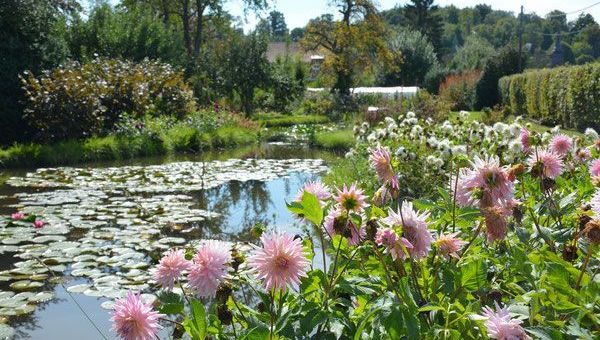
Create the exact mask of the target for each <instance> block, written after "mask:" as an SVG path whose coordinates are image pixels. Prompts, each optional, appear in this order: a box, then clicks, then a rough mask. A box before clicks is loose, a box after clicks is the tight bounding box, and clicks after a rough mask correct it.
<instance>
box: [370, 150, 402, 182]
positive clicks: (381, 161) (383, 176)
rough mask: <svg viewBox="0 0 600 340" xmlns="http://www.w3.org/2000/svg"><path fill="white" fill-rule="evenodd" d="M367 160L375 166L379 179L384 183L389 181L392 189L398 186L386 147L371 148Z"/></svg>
mask: <svg viewBox="0 0 600 340" xmlns="http://www.w3.org/2000/svg"><path fill="white" fill-rule="evenodd" d="M369 161H370V162H371V165H373V168H375V172H376V173H377V177H379V180H381V181H382V182H384V183H389V184H390V186H391V187H392V188H393V189H399V188H400V185H399V183H398V177H396V174H395V173H394V169H393V168H392V160H391V157H390V150H389V149H388V148H381V147H380V148H377V149H375V150H373V151H372V152H371V156H369Z"/></svg>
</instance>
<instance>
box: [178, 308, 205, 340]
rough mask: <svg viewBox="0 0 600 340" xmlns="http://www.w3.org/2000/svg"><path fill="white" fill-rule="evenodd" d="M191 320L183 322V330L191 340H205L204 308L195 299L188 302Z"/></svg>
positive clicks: (187, 319)
mask: <svg viewBox="0 0 600 340" xmlns="http://www.w3.org/2000/svg"><path fill="white" fill-rule="evenodd" d="M190 310H191V311H192V318H191V319H189V318H186V319H185V320H184V321H183V328H184V329H185V331H186V332H187V334H188V335H189V336H190V337H191V338H192V339H193V340H204V339H205V338H206V312H205V311H204V306H203V305H202V304H201V303H200V302H199V301H198V300H195V299H192V300H191V301H190Z"/></svg>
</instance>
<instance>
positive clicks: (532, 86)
mask: <svg viewBox="0 0 600 340" xmlns="http://www.w3.org/2000/svg"><path fill="white" fill-rule="evenodd" d="M498 87H499V91H500V97H501V99H502V103H503V104H504V105H505V106H506V107H507V108H508V110H509V111H510V113H512V114H514V115H524V116H527V117H529V118H532V119H536V120H540V121H541V122H542V123H545V124H561V125H562V126H563V127H567V128H576V129H578V130H582V129H585V128H586V127H590V126H591V127H595V128H598V127H600V63H594V64H586V65H580V66H565V67H558V68H554V69H543V70H536V71H529V72H526V73H522V74H516V75H512V76H507V77H503V78H501V79H500V81H499V82H498Z"/></svg>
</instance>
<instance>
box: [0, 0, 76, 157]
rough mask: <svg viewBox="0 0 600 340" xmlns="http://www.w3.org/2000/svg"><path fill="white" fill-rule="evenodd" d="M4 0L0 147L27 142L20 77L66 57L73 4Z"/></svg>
mask: <svg viewBox="0 0 600 340" xmlns="http://www.w3.org/2000/svg"><path fill="white" fill-rule="evenodd" d="M63 4H64V5H65V6H64V7H63V6H60V3H59V2H53V1H37V0H5V1H2V4H1V5H0V22H1V23H2V28H1V29H0V39H1V40H2V44H0V56H2V57H1V62H0V112H1V113H2V114H1V115H0V144H2V145H5V144H9V143H11V142H13V141H17V140H19V141H23V140H26V139H27V138H28V137H29V136H30V134H31V132H32V131H31V130H30V129H28V128H27V127H26V125H25V124H24V122H23V119H22V110H23V107H22V105H21V102H22V101H23V99H24V93H23V92H22V91H21V86H20V82H19V74H20V73H21V72H23V71H25V70H31V71H33V72H36V73H37V72H39V71H40V70H42V69H44V68H50V67H54V66H56V65H58V64H59V63H61V62H63V61H64V60H65V59H66V57H67V56H68V55H69V50H68V46H67V42H66V37H65V35H66V20H67V19H66V17H67V15H68V13H70V12H71V10H72V9H75V8H76V7H71V5H75V3H74V2H71V1H65V2H63Z"/></svg>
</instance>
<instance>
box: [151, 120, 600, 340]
mask: <svg viewBox="0 0 600 340" xmlns="http://www.w3.org/2000/svg"><path fill="white" fill-rule="evenodd" d="M465 118H466V117H465V116H464V115H462V114H461V116H460V117H459V119H458V120H457V121H453V122H450V121H446V122H444V123H442V124H433V123H428V122H426V121H423V120H419V119H418V118H416V117H415V116H414V114H407V115H401V116H400V117H398V119H397V120H396V119H394V118H390V119H388V120H387V121H386V122H385V123H384V124H385V125H383V124H382V125H381V126H378V127H376V128H374V129H372V128H371V127H368V126H367V127H365V128H364V131H363V132H364V134H363V133H362V132H360V133H359V138H360V140H361V143H360V144H359V146H358V149H355V150H354V153H353V154H351V155H348V156H347V158H348V159H347V160H344V161H343V162H344V164H345V166H344V168H343V172H342V173H341V175H340V174H338V175H337V176H336V177H335V178H336V179H338V180H339V181H340V182H336V183H335V184H336V185H338V186H339V185H341V183H345V184H348V183H351V181H352V180H353V179H358V182H357V183H355V184H356V185H358V187H359V188H360V189H358V190H361V189H363V188H364V189H367V192H368V193H369V194H371V193H373V191H375V190H376V191H375V193H374V194H373V195H372V196H371V195H369V196H370V197H371V199H368V201H367V202H365V204H362V203H360V202H362V200H361V199H357V200H353V199H351V198H348V197H350V194H347V196H344V194H342V193H340V192H338V193H337V194H335V193H334V194H333V195H332V196H329V195H327V193H323V192H321V191H320V189H319V191H318V192H315V193H314V194H313V191H315V189H314V188H315V185H314V184H311V185H309V186H307V187H305V188H306V189H303V190H302V191H300V193H299V195H298V196H297V198H296V199H295V200H294V201H293V202H288V203H287V207H288V209H289V210H290V212H291V213H292V214H294V215H295V216H297V217H298V219H299V221H298V223H301V224H302V225H304V226H306V229H305V232H304V233H303V234H302V235H301V236H300V235H299V237H300V240H301V242H302V243H301V244H302V246H303V248H304V254H303V255H302V257H303V258H304V257H305V258H306V259H307V260H309V261H310V263H311V265H310V266H309V265H307V266H306V268H304V269H303V270H302V272H301V273H300V275H301V276H302V278H301V279H300V282H299V283H298V284H297V285H295V284H292V283H291V282H288V283H290V286H292V287H293V288H292V289H266V288H264V286H265V283H264V280H265V278H264V275H265V274H263V272H260V273H257V271H258V270H259V269H257V265H256V264H255V263H256V262H255V261H248V260H246V258H248V257H247V256H248V255H249V256H251V257H252V258H253V259H255V258H256V257H257V256H262V257H261V258H260V260H259V261H264V262H265V263H274V264H273V267H274V268H273V269H272V270H273V271H274V272H275V274H277V275H280V277H283V278H285V277H286V274H289V272H290V271H291V269H289V267H287V265H288V264H289V263H290V262H289V261H296V259H295V258H294V259H291V258H290V257H291V256H292V255H290V253H291V251H290V252H288V251H287V250H288V249H281V250H279V251H273V252H269V253H266V252H265V254H262V253H258V252H257V251H256V250H254V251H253V250H250V251H248V252H246V251H245V250H244V249H245V248H244V247H242V246H241V245H239V244H233V245H231V247H232V249H231V257H232V260H231V263H226V264H225V265H226V266H228V268H227V269H228V270H227V273H228V276H226V277H224V278H220V279H217V281H216V283H218V284H219V288H218V289H215V290H216V292H215V294H214V298H213V299H210V300H209V301H205V302H204V303H201V302H200V300H198V297H197V296H194V295H190V294H189V293H185V294H182V295H183V296H184V297H183V298H182V297H181V296H180V294H176V293H169V292H162V293H161V294H159V299H158V303H157V308H158V310H159V311H161V312H163V313H165V314H167V316H166V318H168V319H169V320H174V321H176V322H177V323H179V321H180V320H182V319H183V330H184V331H185V332H186V333H187V335H189V336H190V337H198V338H200V339H203V338H205V337H206V338H208V337H214V338H226V337H232V336H233V337H241V338H271V339H275V338H303V337H311V336H314V337H315V338H319V339H320V338H336V339H338V338H343V339H346V338H354V339H362V338H393V339H396V338H407V339H437V338H449V339H480V338H494V337H495V336H496V334H495V332H494V331H495V330H496V329H498V328H501V329H503V330H504V332H509V330H510V334H513V335H514V337H515V338H519V339H526V338H530V337H531V338H538V337H540V338H551V339H553V338H556V339H563V338H590V339H591V338H597V337H598V336H599V335H600V334H599V333H598V332H599V328H598V324H599V321H598V320H599V319H598V316H599V315H600V307H599V306H598V303H597V302H598V293H599V290H600V286H599V284H598V281H597V279H596V278H595V274H596V272H597V270H598V266H599V265H600V264H599V262H598V257H597V255H598V245H599V243H600V238H599V237H598V236H599V233H598V232H599V230H600V229H599V228H600V227H599V225H598V223H599V221H598V214H599V212H598V206H597V202H596V201H595V200H596V199H593V203H592V208H591V209H590V207H589V206H587V203H588V202H590V200H591V199H592V197H594V196H595V197H598V196H596V195H600V193H598V189H597V188H595V187H594V184H593V182H596V181H597V179H594V178H593V177H592V176H590V174H589V170H590V169H589V164H588V163H587V162H588V161H589V159H588V160H587V161H583V162H582V161H581V159H580V158H579V157H575V156H574V154H573V153H571V152H574V151H575V149H572V150H568V152H567V153H566V154H565V156H563V158H561V159H560V161H561V162H562V163H563V165H564V169H563V170H565V171H562V174H560V175H558V176H557V177H556V178H552V179H550V178H548V177H545V176H544V175H540V172H539V171H537V170H536V169H537V167H536V166H530V165H524V163H527V159H528V157H535V154H534V152H536V151H535V150H532V151H531V152H532V153H531V154H530V155H528V154H526V153H525V152H523V150H522V148H521V147H522V146H521V141H520V137H519V135H520V131H521V129H522V128H523V127H522V126H521V125H519V124H517V123H515V124H511V125H507V124H503V123H499V124H496V125H495V126H494V127H491V126H485V125H483V124H481V123H479V122H476V121H467V120H465ZM394 125H395V126H394ZM417 127H419V128H420V129H419V128H417ZM362 128H363V127H360V129H362ZM380 130H383V131H385V132H386V134H385V135H380V133H379V131H380ZM555 133H558V131H556V132H555ZM369 136H374V138H375V139H371V137H369ZM363 138H366V140H365V139H363ZM550 138H553V136H552V135H550V134H544V135H537V134H532V139H531V143H532V148H536V149H537V148H540V149H541V148H546V147H547V146H548V144H547V143H548V141H549V139H550ZM592 138H593V137H592ZM595 138H597V134H596V137H595ZM474 140H476V141H478V142H479V143H480V144H476V143H470V144H468V143H469V141H474ZM593 142H594V140H593V139H586V140H581V141H580V142H579V143H578V144H577V146H576V147H577V148H585V149H586V150H588V151H589V152H590V153H593V156H594V157H598V156H599V155H600V154H599V153H598V150H597V149H596V147H595V146H594V145H593ZM375 143H378V144H377V145H376V144H375ZM515 143H516V144H515ZM510 145H517V146H518V147H517V148H514V147H513V148H512V149H511V148H509V146H510ZM374 149H377V150H378V152H384V153H386V154H387V155H388V156H389V157H382V158H380V159H379V160H373V159H374V158H376V157H378V156H377V154H378V153H376V152H374ZM390 150H393V151H392V154H391V155H390V154H389V153H390ZM580 150H581V149H580ZM413 153H415V155H412V154H413ZM492 154H496V155H497V156H495V157H498V158H492V156H491V155H492ZM438 157H439V158H438ZM476 157H482V158H476ZM368 158H371V160H372V161H369V160H368ZM430 159H432V160H430ZM419 160H420V161H419ZM469 160H470V161H471V162H469ZM419 162H422V163H419ZM373 163H375V164H377V163H378V164H379V165H383V166H385V169H390V171H391V172H392V175H393V176H395V177H396V176H397V179H398V181H399V184H400V185H399V186H398V188H397V189H395V188H394V186H393V184H390V182H388V181H387V180H384V179H382V176H380V171H382V170H385V169H383V168H382V167H381V166H374V165H373ZM405 166H406V167H405ZM415 169H418V170H419V171H418V174H417V175H415V172H416V171H415ZM566 169H569V170H568V171H567V170H566ZM472 172H474V173H475V174H476V175H481V176H483V180H482V181H478V182H477V186H476V187H475V188H474V189H473V192H469V194H470V195H472V196H469V200H470V201H469V202H472V203H465V202H464V201H463V198H460V197H459V194H458V193H457V190H458V189H457V187H458V186H459V185H465V184H466V183H467V182H465V181H468V178H470V177H469V176H470V174H471V173H472ZM490 173H491V174H490ZM345 175H348V176H347V177H345ZM494 175H498V176H500V177H496V176H494ZM424 176H432V177H428V180H429V182H426V181H424V180H423V177H424ZM419 178H420V180H421V181H422V182H412V180H419ZM469 183H471V182H469ZM421 184H422V185H425V186H426V187H427V189H431V190H428V191H425V196H422V195H421V190H422V189H423V188H422V187H420V186H419V185H421ZM515 184H518V185H515ZM505 185H508V186H509V189H510V190H508V191H507V192H505V193H504V195H505V196H506V198H509V199H511V200H512V199H514V200H518V203H515V202H514V201H511V203H510V204H514V206H512V207H511V209H510V211H508V212H506V213H503V215H499V216H496V215H495V218H498V219H503V221H504V224H503V226H501V227H503V228H504V229H503V230H504V232H503V233H502V235H500V237H499V238H490V233H492V232H493V231H494V229H495V228H498V226H497V225H495V224H494V223H493V222H495V220H491V219H490V215H489V212H488V211H489V210H486V209H487V208H486V207H485V205H484V203H482V202H487V200H486V197H488V198H489V196H490V195H492V193H493V192H494V191H493V190H494V189H495V188H496V186H505ZM371 187H372V188H373V189H372V190H373V191H371V190H369V189H370V188H371ZM377 188H379V189H377ZM411 189H414V190H415V191H410V190H411ZM323 190H327V188H323ZM344 190H345V189H344ZM350 190H353V189H350ZM385 190H390V191H388V192H389V195H386V194H385ZM460 190H463V189H460ZM382 192H383V193H382ZM461 195H462V194H461ZM354 197H356V196H354ZM493 204H495V206H493V207H491V208H496V207H497V206H496V205H498V206H499V205H501V204H503V203H502V201H494V203H493ZM399 205H402V206H403V207H404V209H403V210H400V211H398V206H399ZM356 207H358V208H356ZM336 209H339V211H340V212H339V213H337V212H336ZM353 209H356V211H355V210H353ZM396 211H398V212H396ZM332 217H333V221H332ZM332 224H333V225H332ZM353 228H354V229H353ZM417 228H422V229H419V230H422V231H424V233H423V234H420V235H415V230H416V229H417ZM353 230H358V232H356V233H353V232H352V231H353ZM254 231H255V233H256V234H257V235H260V234H261V233H262V232H263V231H264V226H257V227H256V228H255V229H254ZM486 236H487V237H486ZM290 238H291V236H290ZM448 238H453V239H454V240H455V241H456V242H454V241H453V242H452V243H448V241H447V240H448ZM264 240H266V238H263V243H265V247H267V246H269V247H275V245H273V243H271V244H267V242H265V241H264ZM295 242H299V241H295ZM298 244H299V243H296V245H298ZM223 246H225V244H224V245H223ZM416 248H421V249H422V250H423V253H419V252H417V251H416V250H415V249H416ZM252 249H256V248H252ZM196 250H197V246H196V245H194V244H193V243H191V244H189V245H187V247H186V252H187V254H188V258H191V256H192V255H193V254H194V253H195V251H196ZM283 260H285V261H283ZM228 262H229V261H228ZM198 265H199V264H198V263H191V264H190V266H192V267H193V266H198ZM202 266H204V265H203V264H202ZM201 268H204V267H201ZM304 270H306V273H304ZM260 274H262V275H263V277H261V275H260ZM266 275H269V274H268V273H267V274H266ZM272 275H274V274H272ZM176 276H177V280H180V279H182V280H183V281H184V282H185V280H186V278H185V274H184V275H181V273H179V274H178V275H176ZM278 277H279V276H278ZM284 280H285V279H284ZM267 284H268V283H267ZM179 286H180V287H179ZM189 287H190V286H189V285H186V284H180V285H178V287H177V288H178V290H177V291H179V288H181V289H182V290H183V291H184V292H185V291H188V290H189ZM249 292H252V293H249ZM186 307H187V308H186ZM487 308H491V310H492V311H494V312H489V310H488V309H487ZM500 308H502V309H503V312H500V311H499V309H500ZM495 313H499V314H501V316H499V317H496V318H494V317H493V315H492V314H495ZM503 314H505V315H503ZM502 334H506V333H502Z"/></svg>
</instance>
